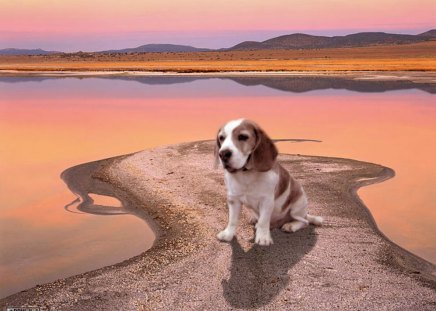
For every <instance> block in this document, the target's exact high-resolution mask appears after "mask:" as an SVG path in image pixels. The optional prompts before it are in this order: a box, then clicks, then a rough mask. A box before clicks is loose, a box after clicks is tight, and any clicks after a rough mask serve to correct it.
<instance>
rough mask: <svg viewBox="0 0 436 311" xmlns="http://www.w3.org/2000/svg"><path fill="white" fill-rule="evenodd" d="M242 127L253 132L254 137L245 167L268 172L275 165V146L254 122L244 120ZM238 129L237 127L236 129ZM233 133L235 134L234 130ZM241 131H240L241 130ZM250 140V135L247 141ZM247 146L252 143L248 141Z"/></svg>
mask: <svg viewBox="0 0 436 311" xmlns="http://www.w3.org/2000/svg"><path fill="white" fill-rule="evenodd" d="M240 126H243V127H244V129H247V128H248V129H250V128H251V130H252V131H253V133H254V135H253V136H254V137H255V143H254V146H253V147H252V150H251V157H250V160H249V161H248V163H247V165H246V167H247V168H249V169H251V168H252V169H255V170H258V171H260V172H266V171H269V170H270V169H271V168H272V167H273V166H274V163H275V160H276V158H277V155H278V151H277V148H276V146H275V145H274V143H273V141H272V140H271V139H270V138H269V137H268V135H267V134H266V133H265V132H264V131H263V130H262V129H261V128H260V127H259V125H257V124H256V123H255V122H253V121H250V120H244V121H243V122H242V123H241V124H240V125H239V127H240ZM237 128H238V127H237ZM237 128H235V131H234V132H236V129H237ZM241 131H242V129H241ZM235 135H236V136H234V137H236V139H237V137H238V136H237V135H239V134H236V133H235ZM251 139H252V135H250V138H249V140H251ZM247 145H249V146H250V145H253V142H252V141H250V143H249V144H247Z"/></svg>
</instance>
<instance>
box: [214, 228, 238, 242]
mask: <svg viewBox="0 0 436 311" xmlns="http://www.w3.org/2000/svg"><path fill="white" fill-rule="evenodd" d="M234 236H235V234H234V233H232V232H230V231H229V230H223V231H221V232H220V233H218V234H217V235H216V237H217V238H218V240H220V241H224V242H230V241H231V240H232V239H233V237H234Z"/></svg>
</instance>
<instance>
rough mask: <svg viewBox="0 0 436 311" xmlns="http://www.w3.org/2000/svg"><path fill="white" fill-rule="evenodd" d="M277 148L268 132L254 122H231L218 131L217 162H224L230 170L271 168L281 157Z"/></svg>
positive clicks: (262, 170)
mask: <svg viewBox="0 0 436 311" xmlns="http://www.w3.org/2000/svg"><path fill="white" fill-rule="evenodd" d="M277 154H278V152H277V148H276V146H275V145H274V143H273V142H272V140H271V139H270V138H269V137H268V135H267V134H266V133H265V132H264V131H263V130H262V129H261V128H260V127H259V126H258V125H257V124H256V123H254V122H253V121H250V120H245V119H239V120H233V121H230V122H228V123H227V124H226V125H224V126H223V127H222V128H221V129H220V130H219V131H218V134H217V138H216V146H215V161H216V164H218V163H219V162H221V164H222V165H223V167H224V168H225V169H226V170H227V171H228V172H230V173H235V172H237V171H239V170H250V169H253V170H257V171H261V172H265V171H268V170H270V169H271V168H272V167H273V165H274V162H275V160H276V158H277Z"/></svg>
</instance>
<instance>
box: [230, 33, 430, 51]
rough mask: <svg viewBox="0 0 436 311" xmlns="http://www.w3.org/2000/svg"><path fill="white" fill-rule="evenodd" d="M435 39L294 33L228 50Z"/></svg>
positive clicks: (314, 46) (372, 34) (365, 34)
mask: <svg viewBox="0 0 436 311" xmlns="http://www.w3.org/2000/svg"><path fill="white" fill-rule="evenodd" d="M434 38H436V30H435V29H433V30H430V31H427V32H424V33H422V34H419V35H401V34H391V33H384V32H360V33H355V34H351V35H346V36H333V37H327V36H312V35H307V34H303V33H295V34H291V35H284V36H280V37H276V38H272V39H269V40H266V41H262V42H257V41H245V42H242V43H239V44H237V45H235V46H233V47H231V48H229V49H228V50H268V49H285V50H286V49H324V48H343V47H362V46H371V45H391V44H409V43H417V42H424V41H429V40H432V39H434Z"/></svg>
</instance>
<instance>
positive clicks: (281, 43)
mask: <svg viewBox="0 0 436 311" xmlns="http://www.w3.org/2000/svg"><path fill="white" fill-rule="evenodd" d="M431 40H436V29H430V30H428V31H426V32H423V33H420V34H416V35H407V34H406V35H405V34H393V33H385V32H359V33H354V34H349V35H344V36H317V35H309V34H305V33H293V34H288V35H282V36H278V37H274V38H270V39H267V40H264V41H243V42H240V43H238V44H236V45H234V46H232V47H229V48H221V49H207V48H197V47H194V46H190V45H180V44H154V43H151V44H144V45H141V46H138V47H134V48H125V49H112V50H103V51H96V52H86V53H100V54H111V53H164V52H168V53H183V52H208V51H240V50H268V49H275V50H278V49H284V50H292V49H324V48H344V47H365V46H373V45H398V44H411V43H419V42H426V41H431ZM56 53H64V52H58V51H46V50H42V49H17V48H6V49H0V55H50V54H56ZM75 53H84V52H81V51H79V52H75ZM68 54H74V53H68Z"/></svg>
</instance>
